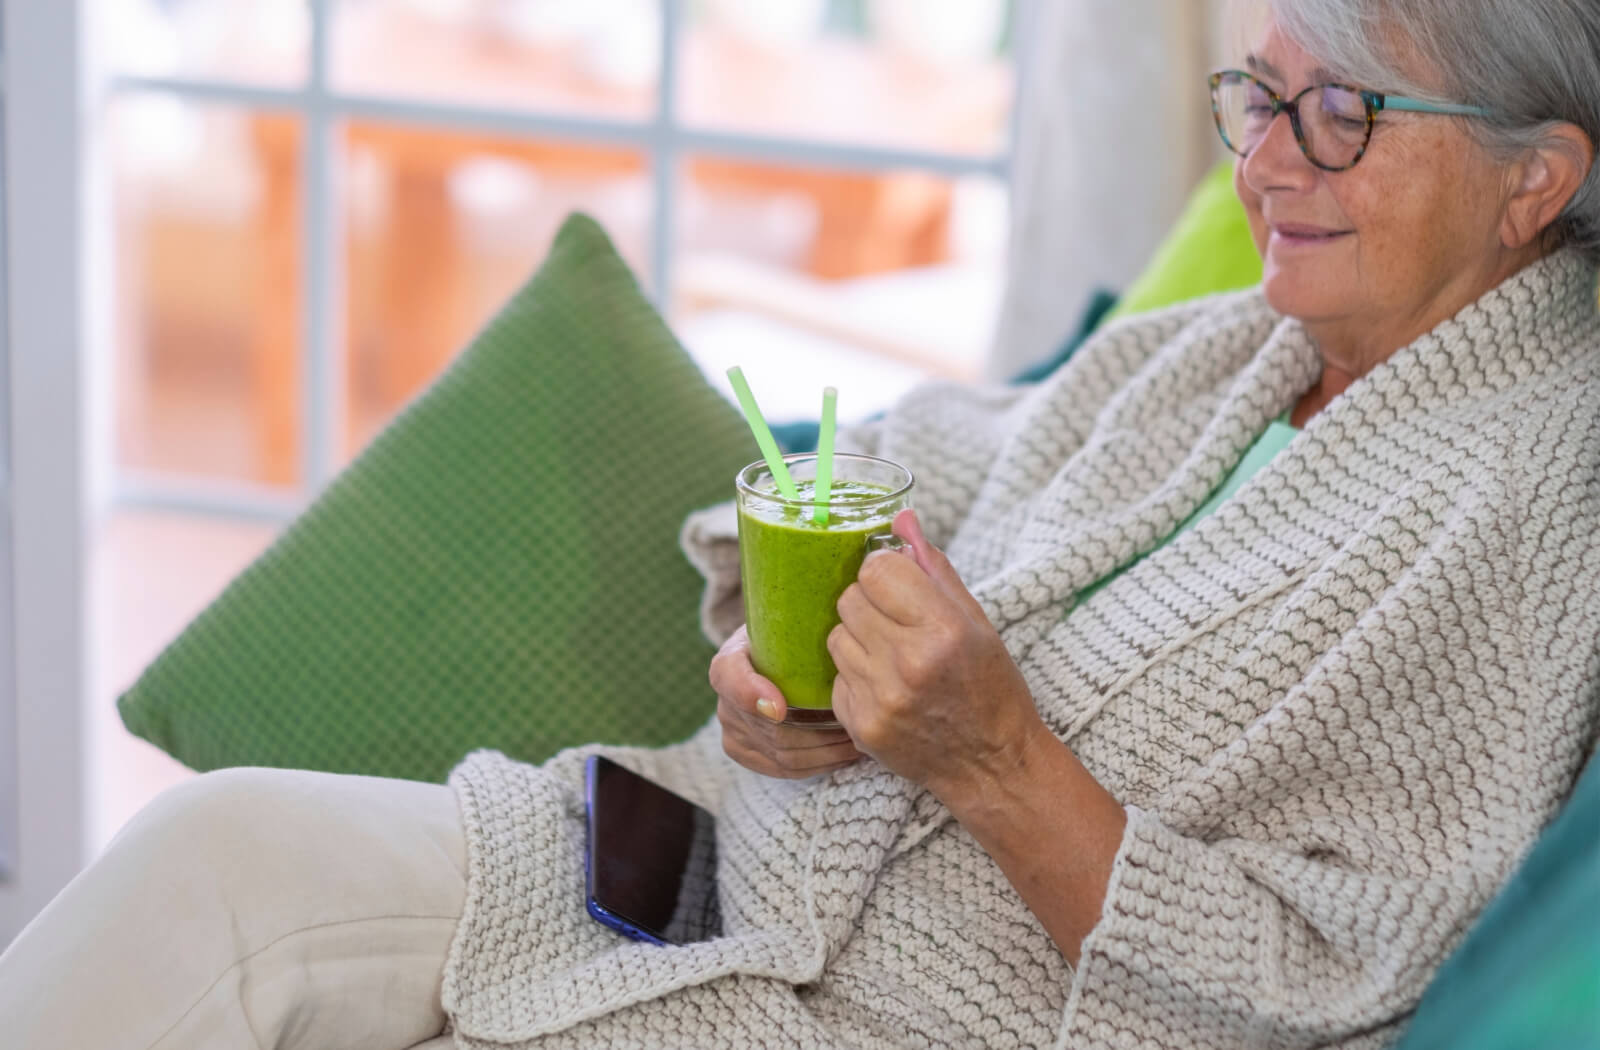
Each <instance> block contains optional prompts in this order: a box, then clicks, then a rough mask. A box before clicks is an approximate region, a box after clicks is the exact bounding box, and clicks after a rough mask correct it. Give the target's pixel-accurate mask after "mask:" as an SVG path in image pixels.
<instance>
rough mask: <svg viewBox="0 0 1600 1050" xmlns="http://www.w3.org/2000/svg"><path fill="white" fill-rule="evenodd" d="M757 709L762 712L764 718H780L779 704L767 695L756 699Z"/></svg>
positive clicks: (769, 719) (770, 719)
mask: <svg viewBox="0 0 1600 1050" xmlns="http://www.w3.org/2000/svg"><path fill="white" fill-rule="evenodd" d="M756 710H757V711H759V712H760V713H761V717H762V718H765V719H767V720H768V721H769V722H776V721H777V720H778V705H777V704H775V703H773V702H772V701H771V700H770V699H769V698H767V697H765V696H763V697H762V698H761V699H759V700H757V701H756Z"/></svg>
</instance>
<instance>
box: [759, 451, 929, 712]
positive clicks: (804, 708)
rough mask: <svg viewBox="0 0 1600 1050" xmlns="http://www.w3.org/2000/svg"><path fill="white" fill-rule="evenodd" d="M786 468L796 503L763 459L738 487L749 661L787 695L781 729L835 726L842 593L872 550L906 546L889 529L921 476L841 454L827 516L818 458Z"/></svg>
mask: <svg viewBox="0 0 1600 1050" xmlns="http://www.w3.org/2000/svg"><path fill="white" fill-rule="evenodd" d="M784 463H785V464H786V465H787V466H788V469H789V475H790V477H791V478H792V479H793V480H794V483H795V486H796V488H797V489H798V490H799V498H797V499H791V498H788V497H785V496H784V495H782V494H781V493H780V492H779V491H778V486H777V483H776V482H775V481H774V480H773V477H772V471H771V470H770V469H769V468H768V467H767V464H766V462H765V461H757V462H755V463H752V464H750V465H749V466H747V467H745V468H744V469H743V470H741V471H740V472H739V475H738V477H737V479H736V481H735V487H736V491H737V506H738V517H739V575H740V579H741V581H742V584H743V588H744V610H745V628H746V630H747V632H748V633H749V636H750V660H751V663H753V664H754V665H755V669H756V670H757V671H758V672H760V673H761V674H762V675H765V676H766V677H767V678H769V679H771V680H772V682H773V683H774V684H775V685H777V687H778V688H779V689H780V690H781V691H782V692H783V697H784V700H785V701H787V703H788V714H787V715H786V716H785V718H784V721H785V722H787V723H789V724H791V725H798V726H808V727H811V728H814V729H827V728H833V727H836V726H838V725H839V722H838V720H837V719H835V718H834V716H833V679H834V676H835V675H836V674H837V673H838V672H837V669H836V668H835V667H834V664H833V657H832V656H830V655H829V654H828V634H829V633H830V632H831V631H832V630H833V629H834V627H836V626H838V623H839V610H838V603H839V596H840V595H841V594H843V593H844V591H845V588H847V587H849V586H850V584H852V583H854V582H855V579H856V574H857V573H859V572H860V571H861V563H862V562H863V561H865V560H866V557H867V554H868V553H869V552H870V551H872V550H874V549H878V548H885V549H892V548H895V547H899V546H901V545H902V541H901V540H900V539H899V537H897V536H895V535H894V534H893V533H892V532H891V531H890V527H891V525H892V523H893V522H894V516H895V515H896V514H897V513H899V512H900V511H901V510H903V509H905V508H906V507H909V506H910V505H911V487H912V484H913V482H914V480H915V479H914V478H913V477H912V475H911V471H910V470H908V469H906V468H905V467H903V466H901V465H900V464H898V463H894V462H891V461H890V460H886V459H878V458H876V457H874V456H859V455H849V454H845V453H838V454H836V455H835V456H834V457H833V485H832V491H831V492H830V494H829V498H828V502H827V503H826V504H824V505H823V507H824V509H825V512H826V513H825V514H822V515H819V514H818V513H817V504H816V503H815V501H814V499H813V492H814V488H815V482H816V476H817V457H816V456H815V455H796V456H785V457H784Z"/></svg>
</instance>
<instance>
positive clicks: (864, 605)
mask: <svg viewBox="0 0 1600 1050" xmlns="http://www.w3.org/2000/svg"><path fill="white" fill-rule="evenodd" d="M894 529H895V533H896V534H897V535H899V536H901V537H902V538H903V539H905V540H906V541H907V542H908V543H909V544H910V547H909V549H908V551H898V552H897V551H880V552H875V553H873V554H871V555H869V556H868V557H867V560H866V562H865V563H863V565H862V567H861V573H860V577H859V578H858V580H857V582H856V583H854V584H852V585H851V586H850V587H849V588H847V589H846V590H845V592H844V594H843V596H841V597H840V599H839V615H840V618H841V620H842V622H841V623H840V624H839V626H838V627H836V628H834V631H833V633H832V634H831V635H830V636H829V638H828V651H829V652H830V653H831V654H832V656H833V660H834V663H835V664H837V665H838V668H839V676H838V678H837V679H835V681H834V686H833V705H834V714H835V716H836V717H837V718H838V719H839V721H840V723H841V724H842V725H843V726H844V727H845V730H846V731H847V732H848V733H849V734H850V738H851V739H852V740H853V741H854V743H855V746H856V747H857V748H858V749H859V750H861V751H862V752H864V753H865V754H868V755H871V756H872V757H873V758H875V759H877V760H878V761H879V762H882V763H883V764H884V765H885V766H888V767H889V768H890V769H892V770H894V771H895V772H896V773H899V774H900V775H901V776H904V777H906V778H907V779H909V780H912V781H914V782H916V783H918V784H921V785H923V786H924V787H927V788H929V789H930V790H932V791H933V792H934V794H936V795H938V796H939V797H940V798H943V799H946V801H950V800H951V799H952V798H955V797H959V796H962V795H964V794H967V793H970V792H974V791H983V790H986V788H987V787H988V785H989V784H991V783H992V782H993V781H994V780H995V779H996V778H999V777H1003V776H1005V775H1006V774H1007V772H1008V771H1009V770H1012V769H1015V768H1016V767H1017V765H1018V761H1019V749H1022V748H1024V747H1026V746H1027V745H1028V741H1029V737H1030V735H1031V734H1033V733H1036V732H1038V731H1039V730H1040V729H1042V728H1043V723H1042V721H1041V720H1040V718H1039V715H1038V712H1037V711H1036V710H1035V708H1034V702H1033V696H1032V694H1031V693H1030V692H1029V690H1028V686H1027V683H1026V681H1024V679H1023V677H1022V672H1021V671H1020V670H1018V668H1017V665H1016V663H1015V661H1013V660H1012V659H1011V654H1010V653H1008V652H1007V651H1006V647H1005V643H1004V642H1002V641H1001V639H1000V634H999V632H997V631H996V630H995V628H994V626H993V625H992V624H991V623H990V622H989V619H988V617H987V616H986V615H984V612H983V609H982V607H980V606H979V605H978V602H977V600H976V599H975V598H973V597H972V594H971V592H970V591H968V590H967V588H966V585H965V584H963V583H962V582H961V578H960V577H959V576H958V575H956V571H955V569H954V568H952V567H951V565H950V562H949V560H948V559H947V558H946V557H945V556H944V554H943V552H941V551H940V550H939V549H938V548H936V547H934V546H933V544H931V543H930V542H928V539H927V537H926V536H925V535H923V532H922V526H921V523H920V522H919V521H918V520H917V517H916V513H915V512H914V511H910V510H906V511H901V512H900V514H898V515H896V517H895V522H894Z"/></svg>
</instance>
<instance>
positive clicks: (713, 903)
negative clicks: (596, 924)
mask: <svg viewBox="0 0 1600 1050" xmlns="http://www.w3.org/2000/svg"><path fill="white" fill-rule="evenodd" d="M584 782H585V798H586V801H587V803H588V809H589V836H588V850H587V854H586V868H587V878H586V881H587V883H588V886H587V896H588V911H589V914H590V915H592V916H594V918H595V919H597V920H598V921H600V922H602V923H604V924H605V925H607V926H609V927H611V928H612V929H614V930H617V931H618V932H620V933H624V934H626V935H628V936H629V937H632V938H634V939H635V940H640V941H648V942H650V943H651V944H690V943H693V942H695V941H703V940H709V939H711V938H712V937H716V936H717V935H718V934H720V933H721V932H722V917H721V912H720V910H719V908H718V905H717V839H716V822H715V821H714V820H713V819H712V817H711V814H710V813H707V812H706V811H705V810H704V809H702V808H701V807H699V806H697V805H695V804H694V803H692V802H690V801H689V800H688V799H686V798H683V797H682V796H681V795H678V794H675V793H674V792H671V791H668V790H667V789H666V788H664V787H662V786H661V785H660V784H657V783H656V782H654V781H653V780H648V779H646V778H645V777H642V776H639V775H638V774H637V773H635V772H633V771H632V770H629V769H626V768H624V767H622V766H619V765H618V764H617V763H615V762H613V761H611V760H610V759H608V758H604V757H601V756H599V755H595V756H592V757H590V759H589V760H588V762H587V763H586V764H585V767H584Z"/></svg>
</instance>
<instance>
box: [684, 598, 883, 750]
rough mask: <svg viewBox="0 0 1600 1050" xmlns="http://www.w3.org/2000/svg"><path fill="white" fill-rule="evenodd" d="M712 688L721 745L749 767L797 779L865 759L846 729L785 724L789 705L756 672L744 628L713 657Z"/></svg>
mask: <svg viewBox="0 0 1600 1050" xmlns="http://www.w3.org/2000/svg"><path fill="white" fill-rule="evenodd" d="M711 688H713V689H715V690H716V691H717V721H719V722H721V723H722V749H723V750H724V751H726V752H727V753H728V757H729V758H731V759H733V760H734V761H735V762H737V763H739V764H740V765H741V766H744V767H745V768H746V769H750V770H754V771H755V772H757V773H761V774H763V775H765V776H769V777H784V778H787V779H790V780H796V779H799V778H801V777H811V776H816V775H817V774H819V773H829V772H832V771H833V770H835V769H842V768H844V767H845V766H848V765H849V764H850V763H852V762H854V761H856V760H857V759H859V758H860V757H861V752H859V751H857V750H856V746H855V745H854V744H853V743H851V742H850V734H848V733H846V732H845V731H844V730H843V729H803V728H800V727H798V726H791V725H784V724H783V717H784V714H785V712H786V711H787V710H788V705H787V704H786V703H785V701H784V699H783V693H781V692H780V691H779V690H778V687H777V686H776V685H774V684H773V683H772V682H771V681H770V680H769V679H766V678H763V677H762V676H761V675H760V674H757V673H756V669H755V665H753V664H752V663H751V662H750V637H749V635H747V634H746V633H745V629H744V628H743V627H741V628H739V629H738V630H737V631H735V632H733V636H732V637H730V638H729V639H728V640H727V641H726V642H724V643H723V645H722V648H721V649H720V650H719V651H718V652H717V655H716V656H714V657H712V658H711Z"/></svg>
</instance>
